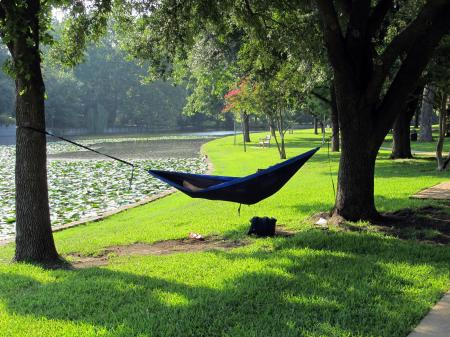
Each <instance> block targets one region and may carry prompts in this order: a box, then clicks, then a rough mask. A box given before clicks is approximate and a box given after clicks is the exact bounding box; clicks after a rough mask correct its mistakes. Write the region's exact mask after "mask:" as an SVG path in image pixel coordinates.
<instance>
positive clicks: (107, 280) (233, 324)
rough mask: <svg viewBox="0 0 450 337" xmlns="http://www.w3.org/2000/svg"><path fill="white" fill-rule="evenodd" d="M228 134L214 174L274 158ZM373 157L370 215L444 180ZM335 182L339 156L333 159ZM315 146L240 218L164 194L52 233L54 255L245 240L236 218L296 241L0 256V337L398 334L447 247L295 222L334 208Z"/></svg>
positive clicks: (449, 265)
mask: <svg viewBox="0 0 450 337" xmlns="http://www.w3.org/2000/svg"><path fill="white" fill-rule="evenodd" d="M252 137H253V140H254V142H253V143H252V144H251V145H250V146H248V149H247V152H246V153H244V152H243V151H242V146H241V145H237V146H234V145H233V139H232V137H226V138H222V139H219V140H214V141H212V142H210V143H207V144H205V146H204V148H203V151H204V152H205V153H207V154H208V157H209V159H210V160H211V162H212V163H213V164H214V168H215V170H214V174H227V175H245V174H249V173H252V172H255V171H256V170H257V169H258V168H263V167H267V166H269V165H272V164H274V163H276V162H278V161H279V159H278V156H277V153H276V148H274V147H272V148H270V149H262V148H259V147H258V145H257V144H255V143H256V142H255V140H256V139H257V138H258V137H259V135H257V134H253V135H252ZM320 140H321V139H320V136H315V135H313V134H312V132H311V130H301V131H296V132H295V133H294V134H293V135H288V138H287V153H288V156H289V157H291V156H294V155H296V154H299V153H302V152H304V151H307V150H309V149H310V148H313V147H315V146H317V145H319V144H320ZM388 156H389V153H388V151H381V152H380V155H379V158H378V161H377V168H376V180H375V197H376V203H377V207H378V209H379V210H380V211H394V210H397V209H401V208H405V207H419V206H422V205H430V204H431V205H433V204H437V202H429V201H422V200H411V199H408V197H409V195H410V194H412V193H414V192H416V191H417V190H419V189H422V188H424V187H427V186H431V185H434V184H436V183H439V182H441V181H444V180H448V175H446V174H445V173H439V172H437V171H436V170H435V169H434V162H431V161H427V160H422V159H418V160H403V161H395V162H394V161H390V160H389V159H388ZM331 161H332V164H331V165H332V171H333V173H334V177H336V171H337V163H338V155H337V154H331ZM332 204H333V192H332V188H331V181H330V176H329V164H328V156H327V152H326V148H323V149H321V150H320V151H319V152H318V153H317V154H316V155H315V156H314V157H313V158H312V159H311V161H310V162H308V163H307V164H306V165H305V167H304V168H302V170H300V171H299V173H298V174H297V175H296V176H295V177H294V178H293V179H292V180H291V181H290V182H289V183H288V184H287V185H286V186H285V187H284V188H283V189H282V190H281V191H280V192H279V193H277V194H276V195H275V196H273V197H271V198H269V199H266V200H264V201H263V202H261V203H259V204H257V205H254V206H250V207H244V206H243V207H242V210H241V216H240V217H239V216H238V214H237V205H234V204H229V203H224V202H216V201H205V200H199V199H190V198H188V197H187V196H184V195H182V194H181V193H175V194H174V195H171V196H168V197H166V198H163V199H161V200H158V201H157V202H154V203H151V204H148V205H144V206H140V207H138V208H135V209H132V210H128V211H125V212H123V213H120V214H117V215H114V216H112V217H110V218H107V219H105V220H103V221H100V222H95V223H89V224H87V225H83V226H80V227H76V228H72V229H69V230H66V231H62V232H58V233H55V240H56V244H57V247H58V250H59V252H60V253H61V254H63V255H67V254H69V253H75V252H76V253H82V254H85V255H96V254H99V253H101V251H102V250H103V249H104V248H106V247H109V246H113V245H126V244H130V243H135V242H145V243H152V242H156V241H160V240H168V239H177V238H183V237H186V235H187V234H188V233H189V232H198V233H202V234H204V235H211V234H216V235H221V236H224V237H228V238H233V239H236V240H239V239H242V238H244V237H245V232H246V229H247V226H248V219H249V218H251V217H252V216H254V215H258V216H263V215H268V216H274V217H276V218H277V219H278V222H279V223H281V224H284V225H285V226H286V227H288V228H290V229H295V230H298V231H299V233H298V234H297V235H296V236H294V237H291V238H268V239H254V238H252V239H249V242H250V244H249V245H247V246H245V247H241V248H236V249H233V250H230V251H210V252H197V253H183V254H173V255H166V256H120V257H117V256H116V257H115V256H111V257H110V263H109V265H108V266H105V267H101V268H90V269H85V270H71V271H67V270H44V269H42V268H40V267H37V266H31V265H27V264H9V263H7V261H8V260H9V259H10V258H11V256H12V252H13V247H12V245H9V246H7V247H0V259H1V260H2V261H5V262H2V263H0V336H2V334H4V335H5V336H27V337H29V336H46V335H52V336H300V335H302V336H406V335H407V333H408V332H409V331H410V330H411V329H412V327H414V326H415V325H416V324H417V323H418V322H419V320H420V318H421V317H422V316H423V315H424V314H425V313H426V312H427V311H428V310H429V308H430V307H431V306H432V305H433V304H434V303H435V302H436V300H437V299H438V298H439V297H440V295H441V294H442V293H443V292H445V291H446V290H447V289H448V288H449V287H450V272H449V270H450V249H449V247H448V246H444V245H440V246H439V245H431V244H424V243H420V242H417V241H414V240H406V241H405V240H399V239H396V238H394V237H388V236H385V235H382V234H379V233H371V232H362V233H355V232H344V231H340V230H337V229H336V230H333V229H331V230H329V231H322V230H318V229H314V228H313V227H312V226H311V224H310V223H309V222H308V221H307V220H306V218H307V217H309V216H310V215H312V214H314V213H318V212H320V211H326V210H328V209H329V208H331V207H332Z"/></svg>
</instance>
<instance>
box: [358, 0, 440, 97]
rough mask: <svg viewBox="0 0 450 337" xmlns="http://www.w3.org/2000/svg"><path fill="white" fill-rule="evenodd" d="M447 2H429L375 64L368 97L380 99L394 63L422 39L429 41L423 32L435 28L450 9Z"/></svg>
mask: <svg viewBox="0 0 450 337" xmlns="http://www.w3.org/2000/svg"><path fill="white" fill-rule="evenodd" d="M448 5H449V3H448V1H447V0H429V1H428V2H427V3H426V4H425V5H424V7H423V8H422V10H421V11H420V13H419V15H418V16H417V18H416V19H415V20H413V21H412V22H411V23H410V24H409V25H408V26H407V27H406V28H405V29H404V30H403V31H402V32H401V33H400V34H398V35H397V36H396V37H395V38H394V39H393V40H392V41H391V43H390V44H389V45H388V46H387V47H386V49H385V50H384V52H383V53H382V54H381V56H380V57H378V58H377V59H376V60H375V61H374V63H375V67H374V73H373V76H372V79H371V81H370V82H369V85H368V88H367V97H378V96H379V93H380V91H381V88H382V86H383V83H384V81H385V80H386V77H387V75H388V74H389V71H390V70H391V68H392V66H393V64H394V62H395V61H396V60H397V58H398V57H399V56H400V55H401V54H402V53H404V52H406V51H407V50H408V49H409V48H410V47H411V45H413V44H414V43H415V42H416V41H418V40H420V39H425V40H426V39H427V36H426V35H424V34H423V32H425V31H428V30H429V28H430V26H431V25H433V26H435V22H434V21H435V18H437V17H438V16H439V15H440V14H442V12H443V11H444V12H445V10H446V8H448Z"/></svg>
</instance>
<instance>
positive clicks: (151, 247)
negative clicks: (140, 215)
mask: <svg viewBox="0 0 450 337" xmlns="http://www.w3.org/2000/svg"><path fill="white" fill-rule="evenodd" d="M246 244H247V242H245V241H232V240H224V239H223V238H220V237H206V238H205V239H204V240H192V239H180V240H166V241H159V242H155V243H153V244H147V243H134V244H131V245H126V246H112V247H108V248H106V249H105V250H103V252H102V253H101V254H100V255H97V256H85V255H81V254H69V257H71V258H73V259H74V261H73V262H72V265H73V266H74V267H75V268H88V267H97V266H105V265H107V264H108V262H109V258H110V257H112V256H128V255H168V254H174V253H191V252H199V251H207V250H213V249H222V250H226V249H232V248H236V247H241V246H244V245H246Z"/></svg>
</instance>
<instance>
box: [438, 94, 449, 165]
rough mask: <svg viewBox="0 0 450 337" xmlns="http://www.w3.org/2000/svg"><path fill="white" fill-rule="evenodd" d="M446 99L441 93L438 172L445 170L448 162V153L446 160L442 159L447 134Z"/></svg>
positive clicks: (445, 95)
mask: <svg viewBox="0 0 450 337" xmlns="http://www.w3.org/2000/svg"><path fill="white" fill-rule="evenodd" d="M447 98H448V96H447V94H445V93H443V94H442V97H441V104H440V106H439V139H438V142H437V145H436V160H437V169H438V170H439V171H443V170H446V169H447V168H448V164H449V162H450V152H449V154H448V156H447V158H445V159H444V158H443V157H442V150H443V147H444V141H445V134H446V132H447Z"/></svg>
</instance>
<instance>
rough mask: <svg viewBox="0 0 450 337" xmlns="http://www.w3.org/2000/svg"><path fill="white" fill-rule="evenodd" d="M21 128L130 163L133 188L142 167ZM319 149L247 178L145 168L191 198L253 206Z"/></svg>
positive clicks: (44, 131)
mask: <svg viewBox="0 0 450 337" xmlns="http://www.w3.org/2000/svg"><path fill="white" fill-rule="evenodd" d="M22 128H26V129H29V130H32V131H35V132H38V133H42V134H45V135H48V136H51V137H55V138H57V139H60V140H62V141H65V142H68V143H70V144H73V145H75V146H79V147H81V148H83V149H86V150H88V151H92V152H94V153H97V154H99V155H102V156H105V157H108V158H110V159H113V160H116V161H118V162H121V163H123V164H126V165H129V166H131V168H132V170H131V177H130V188H131V185H132V181H133V178H134V170H135V168H137V167H139V166H137V165H135V164H133V163H131V162H129V161H126V160H123V159H121V158H118V157H115V156H112V155H109V154H105V153H102V152H100V151H98V150H95V149H93V148H90V147H89V146H85V145H82V144H80V143H77V142H75V141H73V140H70V139H67V138H65V137H62V136H58V135H55V134H53V133H51V132H48V131H46V130H40V129H37V128H33V127H30V126H22ZM319 149H320V147H317V148H315V149H312V150H310V151H307V152H305V153H303V154H300V155H298V156H295V157H292V158H290V159H287V160H285V161H283V162H281V163H278V164H275V165H273V166H270V167H268V168H266V169H263V170H258V172H256V173H253V174H250V175H248V176H245V177H230V176H214V175H205V174H192V173H185V172H174V171H161V170H147V169H145V170H146V172H147V173H149V174H151V175H152V176H154V177H155V178H157V179H159V180H162V181H163V182H165V183H167V184H169V185H170V186H172V187H175V188H176V189H178V190H179V191H181V192H183V193H184V194H187V195H188V196H190V197H192V198H202V199H209V200H221V201H230V202H235V203H239V204H240V205H241V204H245V205H252V204H255V203H257V202H259V201H261V200H263V199H265V198H268V197H270V196H271V195H273V194H275V193H276V192H278V190H280V189H281V188H282V187H283V186H284V185H285V184H286V183H287V182H288V181H289V180H290V179H291V178H292V176H293V175H294V174H296V173H297V171H298V170H299V169H300V168H301V167H302V166H303V165H304V164H305V163H306V162H307V161H308V160H309V159H310V158H311V157H312V156H313V155H314V154H315V153H316V152H317V151H318V150H319ZM139 168H141V167H139ZM142 169H144V168H142ZM330 169H331V166H330ZM330 173H331V170H330ZM333 187H334V185H333ZM240 208H241V207H240V206H239V209H238V212H239V213H240Z"/></svg>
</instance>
